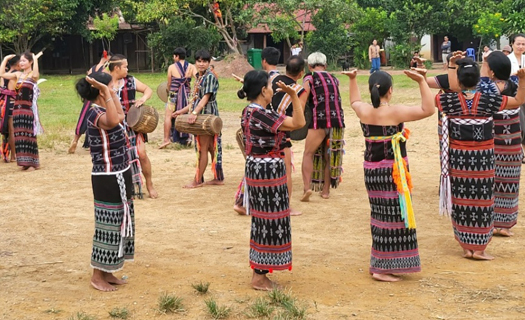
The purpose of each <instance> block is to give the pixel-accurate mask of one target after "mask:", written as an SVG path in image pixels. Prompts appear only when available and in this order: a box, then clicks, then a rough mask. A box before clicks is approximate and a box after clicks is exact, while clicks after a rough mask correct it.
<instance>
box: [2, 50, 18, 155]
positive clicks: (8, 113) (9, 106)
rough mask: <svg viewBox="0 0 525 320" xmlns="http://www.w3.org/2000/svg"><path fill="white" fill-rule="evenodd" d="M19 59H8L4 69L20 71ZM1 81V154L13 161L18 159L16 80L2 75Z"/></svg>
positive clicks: (11, 71) (16, 57)
mask: <svg viewBox="0 0 525 320" xmlns="http://www.w3.org/2000/svg"><path fill="white" fill-rule="evenodd" d="M19 61H20V56H18V55H16V56H15V57H13V58H11V59H9V60H8V61H7V65H8V67H7V68H6V69H3V70H7V69H9V70H8V71H7V73H14V72H17V71H20V66H19V63H18V62H19ZM0 67H1V66H0ZM0 81H1V82H3V83H2V86H0V106H1V105H2V102H1V101H3V106H2V107H0V131H1V133H2V135H3V138H4V141H3V142H2V147H1V148H2V150H0V155H2V157H3V158H4V161H5V162H11V161H15V160H16V152H15V132H14V126H13V109H14V105H15V97H16V91H15V89H16V80H8V79H3V78H1V77H0Z"/></svg>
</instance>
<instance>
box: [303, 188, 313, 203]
mask: <svg viewBox="0 0 525 320" xmlns="http://www.w3.org/2000/svg"><path fill="white" fill-rule="evenodd" d="M311 195H312V190H310V189H308V190H306V191H305V192H304V193H303V197H302V198H301V201H302V202H308V201H310V196H311Z"/></svg>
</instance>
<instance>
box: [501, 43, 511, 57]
mask: <svg viewBox="0 0 525 320" xmlns="http://www.w3.org/2000/svg"><path fill="white" fill-rule="evenodd" d="M501 52H503V53H504V54H505V55H507V56H508V55H509V54H510V53H511V52H512V48H511V47H510V46H509V45H508V44H507V45H506V46H504V47H503V49H501Z"/></svg>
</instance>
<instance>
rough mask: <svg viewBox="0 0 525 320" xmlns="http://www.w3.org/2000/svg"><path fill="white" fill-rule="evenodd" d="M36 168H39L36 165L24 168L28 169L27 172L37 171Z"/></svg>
mask: <svg viewBox="0 0 525 320" xmlns="http://www.w3.org/2000/svg"><path fill="white" fill-rule="evenodd" d="M36 169H38V168H35V167H26V169H24V170H25V171H27V172H30V171H35V170H36Z"/></svg>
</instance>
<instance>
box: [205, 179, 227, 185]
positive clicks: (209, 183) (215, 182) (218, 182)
mask: <svg viewBox="0 0 525 320" xmlns="http://www.w3.org/2000/svg"><path fill="white" fill-rule="evenodd" d="M204 184H205V185H207V186H222V185H223V184H224V181H222V180H217V179H213V180H211V181H207V182H205V183H204Z"/></svg>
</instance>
